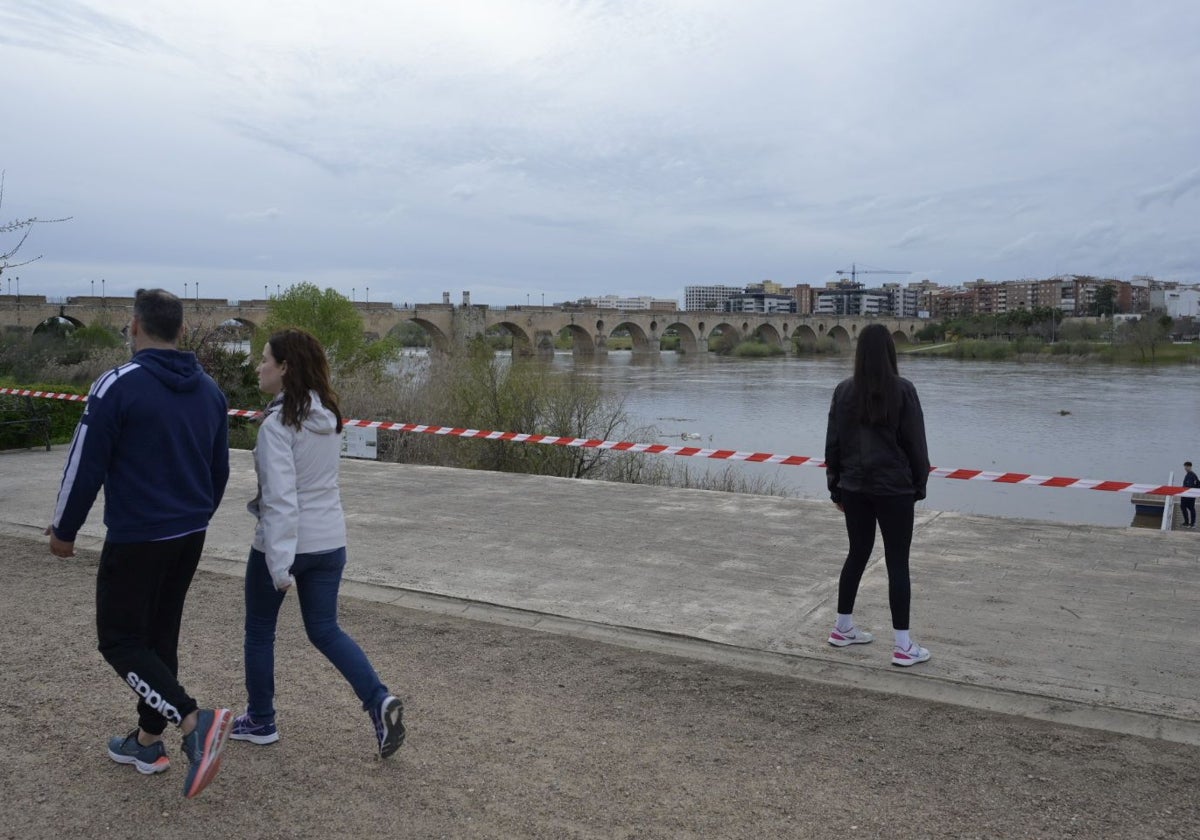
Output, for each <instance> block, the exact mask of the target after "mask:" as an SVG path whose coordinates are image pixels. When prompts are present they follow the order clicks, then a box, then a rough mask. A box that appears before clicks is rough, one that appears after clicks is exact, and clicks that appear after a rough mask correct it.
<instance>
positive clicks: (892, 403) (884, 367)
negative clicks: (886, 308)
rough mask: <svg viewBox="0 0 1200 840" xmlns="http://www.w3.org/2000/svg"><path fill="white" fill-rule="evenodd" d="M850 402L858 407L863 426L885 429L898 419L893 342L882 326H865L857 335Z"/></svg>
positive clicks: (897, 378) (897, 388)
mask: <svg viewBox="0 0 1200 840" xmlns="http://www.w3.org/2000/svg"><path fill="white" fill-rule="evenodd" d="M854 398H855V400H856V402H857V403H858V422H859V423H861V424H862V425H864V426H886V425H888V424H890V423H892V422H895V420H896V418H897V417H899V415H900V371H899V369H898V368H897V366H896V342H894V341H893V340H892V334H891V333H890V332H888V329H887V327H885V326H884V325H883V324H868V325H867V326H866V327H863V331H862V332H860V333H859V334H858V348H857V349H856V351H855V354H854Z"/></svg>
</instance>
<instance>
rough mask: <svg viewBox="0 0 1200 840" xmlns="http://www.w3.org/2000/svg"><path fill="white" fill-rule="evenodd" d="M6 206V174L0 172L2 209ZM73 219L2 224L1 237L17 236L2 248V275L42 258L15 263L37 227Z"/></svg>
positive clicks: (0, 260)
mask: <svg viewBox="0 0 1200 840" xmlns="http://www.w3.org/2000/svg"><path fill="white" fill-rule="evenodd" d="M3 206H4V172H0V207H3ZM70 218H71V217H70V216H67V217H66V218H62V219H39V218H38V217H36V216H32V217H30V218H28V219H14V220H13V221H11V222H4V223H0V235H4V234H17V235H18V239H17V241H16V242H15V243H14V244H13V245H11V246H0V274H3V273H4V272H5V271H6V270H7V269H10V268H17V267H18V266H22V265H29V264H30V263H31V262H37V261H38V260H40V259H41V258H42V255H41V254H38V255H37V256H36V257H33V258H32V259H28V260H23V261H21V262H13V259H14V258H15V257H16V255H17V252H18V251H20V250H21V246H22V245H24V244H25V240H26V239H28V238H29V234H30V233H32V232H33V228H34V226H35V225H48V224H53V223H55V222H65V221H68V220H69V219H70Z"/></svg>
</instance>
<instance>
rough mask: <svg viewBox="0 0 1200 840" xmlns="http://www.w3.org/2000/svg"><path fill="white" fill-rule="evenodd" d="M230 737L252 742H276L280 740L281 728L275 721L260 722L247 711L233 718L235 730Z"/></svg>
mask: <svg viewBox="0 0 1200 840" xmlns="http://www.w3.org/2000/svg"><path fill="white" fill-rule="evenodd" d="M229 737H230V738H232V739H233V740H235V741H249V742H250V743H251V744H274V743H275V742H276V741H278V740H279V730H278V729H276V728H275V724H273V723H258V722H257V721H255V720H254V718H252V717H250V713H249V712H246V713H245V714H244V715H238V716H237V717H235V718H234V719H233V732H231V733H230V735H229Z"/></svg>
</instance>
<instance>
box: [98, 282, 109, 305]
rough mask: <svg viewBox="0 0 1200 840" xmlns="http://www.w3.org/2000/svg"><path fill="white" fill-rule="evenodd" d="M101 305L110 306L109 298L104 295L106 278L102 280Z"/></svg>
mask: <svg viewBox="0 0 1200 840" xmlns="http://www.w3.org/2000/svg"><path fill="white" fill-rule="evenodd" d="M100 305H101V306H108V297H107V295H105V294H104V278H103V277H101V278H100Z"/></svg>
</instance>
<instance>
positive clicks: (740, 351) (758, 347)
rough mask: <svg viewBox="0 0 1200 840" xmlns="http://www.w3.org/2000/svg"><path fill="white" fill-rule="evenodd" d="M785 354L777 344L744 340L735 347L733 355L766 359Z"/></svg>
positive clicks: (743, 357)
mask: <svg viewBox="0 0 1200 840" xmlns="http://www.w3.org/2000/svg"><path fill="white" fill-rule="evenodd" d="M783 354H784V349H783V348H782V347H780V346H779V345H777V344H767V343H766V342H765V341H756V340H751V341H743V342H741V343H740V344H738V345H737V346H736V347H734V348H733V355H734V356H737V357H739V358H742V359H765V358H768V357H770V356H782V355H783Z"/></svg>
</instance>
